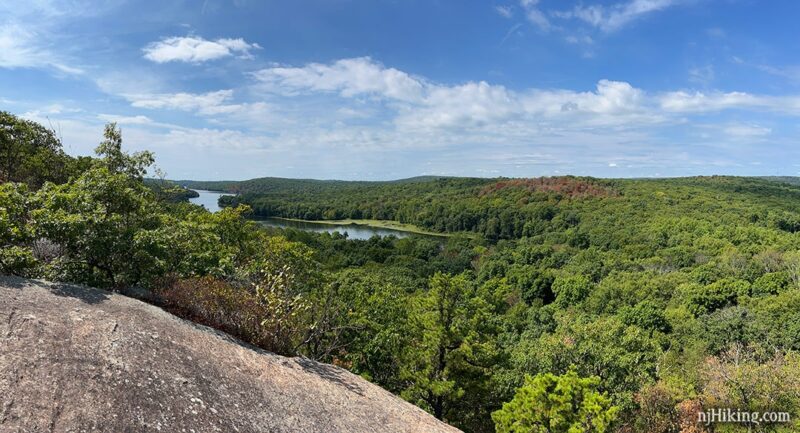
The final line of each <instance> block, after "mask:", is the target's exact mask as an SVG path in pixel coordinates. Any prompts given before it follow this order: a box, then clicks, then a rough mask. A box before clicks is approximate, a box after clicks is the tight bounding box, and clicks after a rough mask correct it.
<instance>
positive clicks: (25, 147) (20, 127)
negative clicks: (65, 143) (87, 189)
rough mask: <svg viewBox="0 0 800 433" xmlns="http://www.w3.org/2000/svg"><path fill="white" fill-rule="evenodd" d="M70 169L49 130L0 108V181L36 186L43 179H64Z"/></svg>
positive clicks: (59, 145) (66, 177) (70, 171)
mask: <svg viewBox="0 0 800 433" xmlns="http://www.w3.org/2000/svg"><path fill="white" fill-rule="evenodd" d="M73 168H74V167H73V166H72V160H71V158H70V157H68V156H67V155H66V154H65V153H64V151H63V150H62V147H61V141H60V140H59V139H58V138H57V137H56V135H55V134H54V133H53V131H51V130H49V129H47V128H45V127H44V126H42V125H40V124H38V123H36V122H32V121H29V120H24V119H20V118H19V117H17V116H14V115H13V114H10V113H7V112H5V111H0V182H23V183H26V184H28V186H30V187H31V188H32V189H37V188H39V187H40V186H42V185H43V184H44V183H45V182H47V181H51V182H64V181H66V180H67V179H68V177H69V176H70V174H72V169H73Z"/></svg>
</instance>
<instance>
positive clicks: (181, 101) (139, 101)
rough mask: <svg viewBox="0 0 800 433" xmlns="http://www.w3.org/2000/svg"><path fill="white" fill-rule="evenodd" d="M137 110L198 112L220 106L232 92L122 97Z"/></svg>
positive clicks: (127, 95)
mask: <svg viewBox="0 0 800 433" xmlns="http://www.w3.org/2000/svg"><path fill="white" fill-rule="evenodd" d="M123 96H124V97H125V98H126V99H128V100H129V101H130V102H131V105H132V106H134V107H138V108H149V109H169V110H182V111H200V110H204V109H208V108H213V107H219V106H222V105H223V104H224V103H225V102H226V101H229V100H230V99H231V98H232V97H233V90H218V91H216V92H208V93H159V94H126V95H123Z"/></svg>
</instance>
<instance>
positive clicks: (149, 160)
mask: <svg viewBox="0 0 800 433" xmlns="http://www.w3.org/2000/svg"><path fill="white" fill-rule="evenodd" d="M103 137H104V140H103V141H102V142H101V143H100V144H99V145H98V146H97V148H96V149H95V150H94V151H95V153H96V154H97V156H99V157H100V165H102V166H104V167H105V168H107V169H108V171H110V172H112V173H124V174H127V175H128V176H130V177H132V178H134V179H138V180H141V179H142V178H143V177H144V175H145V174H147V169H148V168H149V167H150V166H151V165H153V162H155V159H154V157H153V153H152V152H149V151H146V150H145V151H141V152H135V153H132V154H129V153H127V152H125V151H123V150H122V131H121V130H120V129H119V128H118V127H117V124H116V123H113V122H112V123H109V124H107V125H106V126H105V130H104V131H103Z"/></svg>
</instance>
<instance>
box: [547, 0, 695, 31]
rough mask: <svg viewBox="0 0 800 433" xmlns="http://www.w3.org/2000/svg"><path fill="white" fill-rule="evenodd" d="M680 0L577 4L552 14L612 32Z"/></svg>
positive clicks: (636, 0)
mask: <svg viewBox="0 0 800 433" xmlns="http://www.w3.org/2000/svg"><path fill="white" fill-rule="evenodd" d="M679 1H680V0H629V1H627V2H625V3H617V4H615V5H611V6H604V5H589V6H584V5H582V4H579V5H577V6H575V7H574V8H573V9H572V10H569V11H560V12H555V13H554V14H553V15H554V16H557V17H559V18H564V19H578V20H581V21H584V22H586V23H588V24H590V25H592V26H594V27H597V28H599V29H601V30H603V31H606V32H612V31H615V30H618V29H620V28H621V27H624V26H625V25H627V24H629V23H631V22H633V21H634V20H636V19H638V18H641V17H643V16H645V15H647V14H650V13H653V12H658V11H662V10H664V9H667V8H669V7H671V6H674V5H676V4H678V3H679Z"/></svg>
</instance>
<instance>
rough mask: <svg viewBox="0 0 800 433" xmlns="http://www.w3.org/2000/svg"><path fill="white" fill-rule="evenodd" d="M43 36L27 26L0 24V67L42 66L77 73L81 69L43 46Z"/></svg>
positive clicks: (79, 72)
mask: <svg viewBox="0 0 800 433" xmlns="http://www.w3.org/2000/svg"><path fill="white" fill-rule="evenodd" d="M42 38H43V36H42V35H41V34H39V33H38V32H36V31H34V30H32V29H31V28H30V27H28V26H23V25H20V24H13V23H12V24H4V25H0V68H8V69H14V68H44V69H53V70H55V71H57V72H61V73H65V74H70V75H77V74H82V73H83V70H82V69H80V68H77V67H74V66H69V65H67V64H66V63H65V61H64V60H63V59H62V58H61V57H62V56H61V55H59V54H56V53H54V52H53V51H51V50H50V49H48V48H46V47H43V46H42V44H41V39H42Z"/></svg>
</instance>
